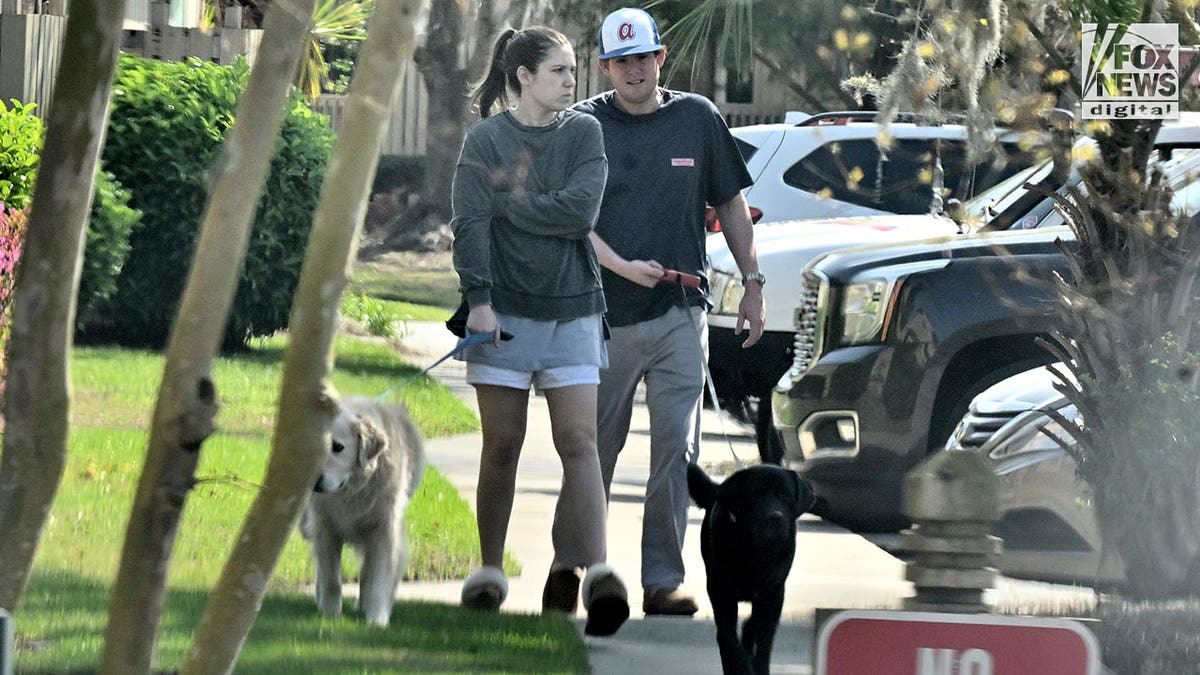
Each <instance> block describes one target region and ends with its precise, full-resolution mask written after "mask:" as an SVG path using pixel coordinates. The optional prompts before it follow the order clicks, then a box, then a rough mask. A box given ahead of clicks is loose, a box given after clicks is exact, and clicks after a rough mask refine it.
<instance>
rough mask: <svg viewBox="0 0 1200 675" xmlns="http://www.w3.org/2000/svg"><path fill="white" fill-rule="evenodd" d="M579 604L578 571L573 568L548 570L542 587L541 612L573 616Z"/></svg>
mask: <svg viewBox="0 0 1200 675" xmlns="http://www.w3.org/2000/svg"><path fill="white" fill-rule="evenodd" d="M578 606H579V573H578V572H576V571H575V570H573V569H568V568H563V569H557V570H550V576H548V577H546V586H545V587H544V588H543V589H542V612H562V613H564V614H567V615H570V616H574V614H575V609H576V608H577V607H578Z"/></svg>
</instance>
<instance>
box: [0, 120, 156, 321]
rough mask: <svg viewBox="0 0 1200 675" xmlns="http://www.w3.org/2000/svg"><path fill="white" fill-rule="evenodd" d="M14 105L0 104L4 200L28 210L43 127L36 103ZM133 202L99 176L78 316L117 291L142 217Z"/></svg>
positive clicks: (0, 185) (0, 196)
mask: <svg viewBox="0 0 1200 675" xmlns="http://www.w3.org/2000/svg"><path fill="white" fill-rule="evenodd" d="M11 104H12V105H11V106H6V105H4V104H3V103H0V201H2V202H3V203H4V205H5V207H4V208H5V209H12V210H27V209H28V207H29V205H30V203H31V202H32V201H33V190H34V184H35V181H36V178H37V171H38V167H39V164H40V161H41V152H42V143H43V138H44V136H45V129H44V126H43V123H42V120H41V118H39V117H36V116H35V115H34V114H33V110H34V108H35V106H36V104H34V103H21V102H20V101H16V100H13V101H11ZM129 198H130V195H129V191H128V190H126V189H125V188H124V187H122V186H121V184H120V182H118V181H117V180H116V178H115V177H114V176H113V175H112V174H111V173H108V172H105V171H100V172H99V173H98V174H97V175H96V185H95V198H94V199H93V200H92V210H91V214H90V217H89V220H88V226H87V242H86V244H85V248H84V254H83V256H84V257H83V274H82V276H81V277H80V280H79V301H78V310H77V316H79V317H85V316H87V315H89V314H90V313H91V312H92V311H93V310H94V309H95V308H96V307H97V306H98V305H99V304H100V303H101V302H103V301H104V300H105V299H107V298H108V297H110V296H111V295H112V293H113V291H114V290H115V289H116V287H117V275H118V274H119V273H120V271H121V266H122V265H124V264H125V260H126V258H127V256H128V255H129V236H130V234H131V233H132V232H133V231H134V230H135V229H136V228H137V226H138V224H139V223H140V220H141V217H142V214H141V213H140V212H139V211H138V210H137V209H133V208H131V207H130V206H129ZM22 222H24V221H23V220H22ZM22 241H23V239H22ZM82 320H83V319H80V321H82ZM77 325H80V322H77Z"/></svg>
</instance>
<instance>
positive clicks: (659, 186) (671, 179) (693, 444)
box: [576, 9, 765, 616]
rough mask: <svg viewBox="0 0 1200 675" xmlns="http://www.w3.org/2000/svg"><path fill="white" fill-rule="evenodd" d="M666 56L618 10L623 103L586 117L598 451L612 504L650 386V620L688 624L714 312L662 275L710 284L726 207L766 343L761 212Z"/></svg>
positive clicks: (646, 23)
mask: <svg viewBox="0 0 1200 675" xmlns="http://www.w3.org/2000/svg"><path fill="white" fill-rule="evenodd" d="M665 58H666V50H665V49H664V48H663V45H662V41H661V38H660V37H659V33H658V26H657V25H656V24H655V22H654V19H653V18H651V16H650V15H649V14H647V13H646V12H644V11H642V10H640V9H620V10H617V11H615V12H613V13H612V14H610V15H608V17H607V18H606V19H605V20H604V23H603V25H602V26H601V28H600V59H599V65H600V70H601V71H602V72H603V73H604V74H605V76H606V77H608V79H609V81H610V82H611V83H612V86H613V89H612V91H608V92H605V93H603V94H599V95H597V96H595V97H593V98H590V99H588V100H586V101H582V102H580V103H578V104H577V105H576V108H577V109H578V110H581V111H583V112H586V113H589V114H591V115H594V116H595V117H596V118H597V119H598V120H600V125H601V127H602V128H603V129H604V146H605V154H606V155H607V156H608V166H609V173H608V182H607V184H606V186H605V190H604V200H603V202H602V203H601V207H600V217H599V220H598V221H597V223H596V228H595V231H594V232H593V234H592V235H591V240H592V244H593V246H595V248H596V254H597V257H598V258H599V260H600V263H601V265H603V267H604V270H603V275H604V276H603V283H604V294H605V300H606V302H607V305H608V314H607V318H608V321H609V324H610V325H611V329H612V331H611V332H612V336H611V339H610V341H609V347H608V348H609V366H608V368H607V369H606V370H603V371H601V376H600V389H599V392H598V398H599V400H598V416H597V417H598V419H597V422H598V427H599V429H598V434H599V435H598V449H599V452H600V465H601V471H602V473H603V475H604V483H605V488H606V490H607V491H608V494H610V495H611V486H612V478H613V471H614V469H615V467H616V463H617V455H618V454H619V453H620V451H621V449H622V447H623V446H624V445H625V438H626V436H627V435H628V433H629V423H630V416H631V414H632V410H633V399H634V394H635V392H636V390H637V387H638V384H639V383H640V382H642V381H645V385H646V405H647V407H648V408H649V412H650V476H649V479H648V481H647V484H646V502H645V506H644V509H645V511H644V517H643V526H642V587H643V589H644V595H643V600H642V610H643V611H644V612H645V613H646V614H667V615H683V616H690V615H692V614H695V613H696V610H697V605H696V601H695V598H693V597H691V596H689V595H687V594H685V593H683V592H682V591H681V590H680V586H681V584H682V583H683V578H684V569H683V555H682V548H683V536H684V530H685V529H686V527H687V508H688V492H687V465H688V463H691V462H695V461H696V457H697V454H698V452H699V441H700V424H699V421H700V420H699V415H700V406H701V401H702V396H703V390H704V360H705V359H706V358H707V356H706V353H707V344H708V331H707V324H706V322H705V312H706V311H707V309H708V308H709V307H711V303H710V302H709V301H708V298H707V284H705V285H704V287H702V288H685V287H684V286H683V285H682V284H679V283H670V282H668V281H666V280H664V270H666V269H673V270H678V271H680V272H686V273H688V274H695V275H703V271H704V260H705V249H704V238H705V234H706V233H705V229H704V210H705V206H706V205H707V204H712V205H715V208H716V211H717V215H718V217H719V218H720V220H721V227H722V232H724V234H725V238H726V240H727V241H728V242H729V248H730V250H731V251H732V252H733V255H734V258H735V259H736V261H737V263H738V267H739V268H740V269H741V271H742V273H743V275H744V276H743V281H744V285H745V294H744V295H743V297H742V301H741V305H740V307H739V309H738V323H737V332H738V333H739V334H740V333H741V331H742V329H743V328H744V327H746V325H747V324H748V325H749V335H748V337H747V339H746V341H745V343H743V346H744V347H749V346H751V345H753V344H754V343H755V342H757V341H758V339H759V337H761V335H762V330H763V317H764V306H763V298H762V285H763V283H764V281H765V279H764V278H763V276H762V274H761V273H759V270H758V260H757V256H756V255H755V252H754V233H753V230H752V223H751V220H750V211H749V208H748V207H747V205H746V200H745V198H744V197H743V196H742V193H741V190H742V188H744V187H747V186H749V185H750V183H751V181H750V175H749V173H748V172H747V171H746V166H745V163H744V162H743V161H742V156H741V153H740V152H739V151H738V148H737V146H736V144H735V143H734V140H733V137H732V136H731V135H730V133H729V129H728V128H727V127H726V126H725V121H724V119H723V118H722V117H721V113H720V111H718V110H717V108H716V106H714V105H713V104H712V102H711V101H709V100H708V99H706V98H704V97H702V96H699V95H696V94H691V93H685V92H679V91H671V90H667V89H663V88H661V87H659V86H658V85H659V76H660V73H661V70H662V65H663V61H664V60H665Z"/></svg>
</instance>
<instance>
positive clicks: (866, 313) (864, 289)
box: [841, 279, 889, 345]
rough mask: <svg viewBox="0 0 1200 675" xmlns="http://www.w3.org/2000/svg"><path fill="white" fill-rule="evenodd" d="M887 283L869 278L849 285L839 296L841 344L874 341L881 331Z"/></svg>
mask: <svg viewBox="0 0 1200 675" xmlns="http://www.w3.org/2000/svg"><path fill="white" fill-rule="evenodd" d="M888 286H889V284H888V282H887V281H885V280H883V279H868V280H866V281H858V282H855V283H852V284H849V285H847V286H846V287H845V289H844V290H843V295H842V303H841V305H842V344H846V345H856V344H862V343H864V342H874V341H876V340H878V339H879V334H880V332H881V331H882V329H883V319H884V316H885V315H886V313H887V307H888V293H887V291H888Z"/></svg>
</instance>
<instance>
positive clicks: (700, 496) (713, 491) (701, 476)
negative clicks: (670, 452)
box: [687, 464, 717, 510]
mask: <svg viewBox="0 0 1200 675" xmlns="http://www.w3.org/2000/svg"><path fill="white" fill-rule="evenodd" d="M687 472H688V473H687V481H688V494H689V495H691V496H692V501H694V502H696V506H699V507H700V508H702V509H705V510H708V508H709V507H711V506H712V505H713V501H715V500H716V498H717V484H716V483H714V482H713V480H712V479H711V478H709V477H708V474H706V473H704V469H701V468H700V467H699V465H696V464H688V468H687Z"/></svg>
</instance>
